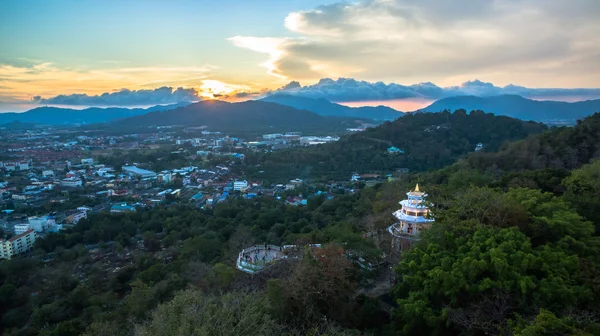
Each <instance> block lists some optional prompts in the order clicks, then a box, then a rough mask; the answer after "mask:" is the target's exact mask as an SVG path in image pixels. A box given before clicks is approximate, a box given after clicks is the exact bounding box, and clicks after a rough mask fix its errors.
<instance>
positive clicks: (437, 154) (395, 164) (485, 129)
mask: <svg viewBox="0 0 600 336" xmlns="http://www.w3.org/2000/svg"><path fill="white" fill-rule="evenodd" d="M544 130H546V126H544V125H542V124H539V123H534V122H525V121H521V120H517V119H512V118H508V117H501V116H494V115H492V114H486V113H483V112H480V111H475V112H472V113H470V114H467V113H466V112H465V111H464V110H458V111H456V112H454V113H449V112H443V113H415V114H409V115H406V116H405V117H403V118H399V119H397V120H395V121H394V122H386V123H384V124H382V125H380V126H378V127H375V128H372V129H368V130H366V131H364V132H360V133H357V134H352V135H350V136H347V137H344V138H342V139H341V140H340V141H337V142H334V143H329V144H324V145H318V146H313V147H309V148H304V149H290V150H283V151H277V152H273V153H267V154H264V153H262V154H257V155H249V156H248V157H247V161H248V162H249V163H251V164H256V165H259V166H257V167H255V170H254V171H250V172H248V173H249V174H250V175H251V176H253V177H255V178H263V176H269V177H274V178H279V179H282V178H296V177H298V178H302V179H306V178H309V179H314V180H323V181H325V180H328V179H338V180H345V179H349V178H350V176H351V175H352V173H355V172H357V173H384V174H387V173H390V172H394V171H395V170H396V169H398V168H408V169H409V170H411V171H425V170H433V169H438V168H441V167H443V166H446V165H449V164H451V163H453V162H454V161H456V159H458V158H459V157H461V156H463V155H465V154H467V153H470V152H473V151H475V147H476V145H477V144H478V143H482V144H483V146H484V150H485V151H487V152H493V151H497V150H498V149H499V148H500V146H501V145H502V144H503V143H504V142H506V141H511V140H517V139H522V138H525V137H527V136H528V135H531V134H536V133H541V132H543V131H544ZM392 146H394V147H397V148H399V149H401V150H403V151H404V153H403V154H398V153H395V154H389V153H388V152H387V149H388V148H389V147H392ZM258 171H264V172H265V173H261V174H258V173H257V172H258Z"/></svg>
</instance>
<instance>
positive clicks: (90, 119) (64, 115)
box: [0, 102, 190, 125]
mask: <svg viewBox="0 0 600 336" xmlns="http://www.w3.org/2000/svg"><path fill="white" fill-rule="evenodd" d="M189 104H190V103H187V102H183V103H177V104H172V105H157V106H153V107H149V108H146V109H143V108H132V109H128V108H120V107H107V108H100V107H90V108H87V109H83V110H75V109H69V108H60V107H50V106H43V107H37V108H34V109H32V110H29V111H27V112H22V113H12V112H11V113H0V124H7V123H13V122H21V123H35V124H45V125H73V124H95V123H103V122H107V121H110V120H114V119H122V118H128V117H133V116H138V115H142V114H146V113H148V112H154V111H166V110H170V109H174V108H177V107H180V106H186V105H189Z"/></svg>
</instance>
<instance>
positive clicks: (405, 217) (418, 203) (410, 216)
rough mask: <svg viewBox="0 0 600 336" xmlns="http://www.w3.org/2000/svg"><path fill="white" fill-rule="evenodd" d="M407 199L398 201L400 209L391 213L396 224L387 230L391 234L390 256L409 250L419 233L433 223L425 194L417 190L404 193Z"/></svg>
mask: <svg viewBox="0 0 600 336" xmlns="http://www.w3.org/2000/svg"><path fill="white" fill-rule="evenodd" d="M406 196H408V199H405V200H402V201H400V202H399V203H400V205H402V208H401V209H399V210H397V211H395V212H394V213H393V215H394V217H396V220H397V222H396V223H394V224H393V225H392V226H390V227H389V228H388V231H389V232H390V233H391V234H392V236H393V237H392V254H397V255H398V254H399V253H401V252H402V250H405V249H409V248H410V247H411V246H412V243H413V242H415V241H417V240H419V234H420V233H421V231H423V230H426V229H428V228H429V227H430V226H431V224H432V223H433V222H434V220H433V218H431V216H430V210H429V208H428V207H427V205H426V204H425V198H426V197H427V194H426V193H424V192H422V191H420V190H419V184H418V183H417V186H416V187H415V190H413V191H409V192H407V193H406Z"/></svg>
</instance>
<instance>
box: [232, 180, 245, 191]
mask: <svg viewBox="0 0 600 336" xmlns="http://www.w3.org/2000/svg"><path fill="white" fill-rule="evenodd" d="M246 189H248V181H245V180H244V181H235V182H233V190H234V191H243V190H246Z"/></svg>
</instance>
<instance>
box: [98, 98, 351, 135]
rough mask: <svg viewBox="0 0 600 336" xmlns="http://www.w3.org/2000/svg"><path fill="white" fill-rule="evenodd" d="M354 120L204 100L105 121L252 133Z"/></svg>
mask: <svg viewBox="0 0 600 336" xmlns="http://www.w3.org/2000/svg"><path fill="white" fill-rule="evenodd" d="M359 122H360V121H359ZM356 124H357V120H356V118H342V117H325V116H321V115H318V114H316V113H313V112H309V111H305V110H298V109H295V108H293V107H289V106H284V105H280V104H276V103H269V102H264V101H252V100H250V101H245V102H240V103H228V102H224V101H219V100H206V101H201V102H198V103H194V104H190V105H188V106H184V107H179V108H176V109H172V110H168V111H157V112H150V113H147V114H144V115H139V116H135V117H131V118H126V119H121V120H118V121H112V122H109V123H107V125H108V126H109V127H111V128H113V129H115V128H120V127H121V128H122V127H125V128H134V127H146V128H147V127H152V126H167V125H185V126H207V127H209V128H210V129H213V130H219V131H227V132H252V133H254V132H260V133H263V132H264V133H269V132H272V133H274V132H283V131H302V132H306V133H310V132H331V131H345V130H346V128H348V127H355V126H356Z"/></svg>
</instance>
